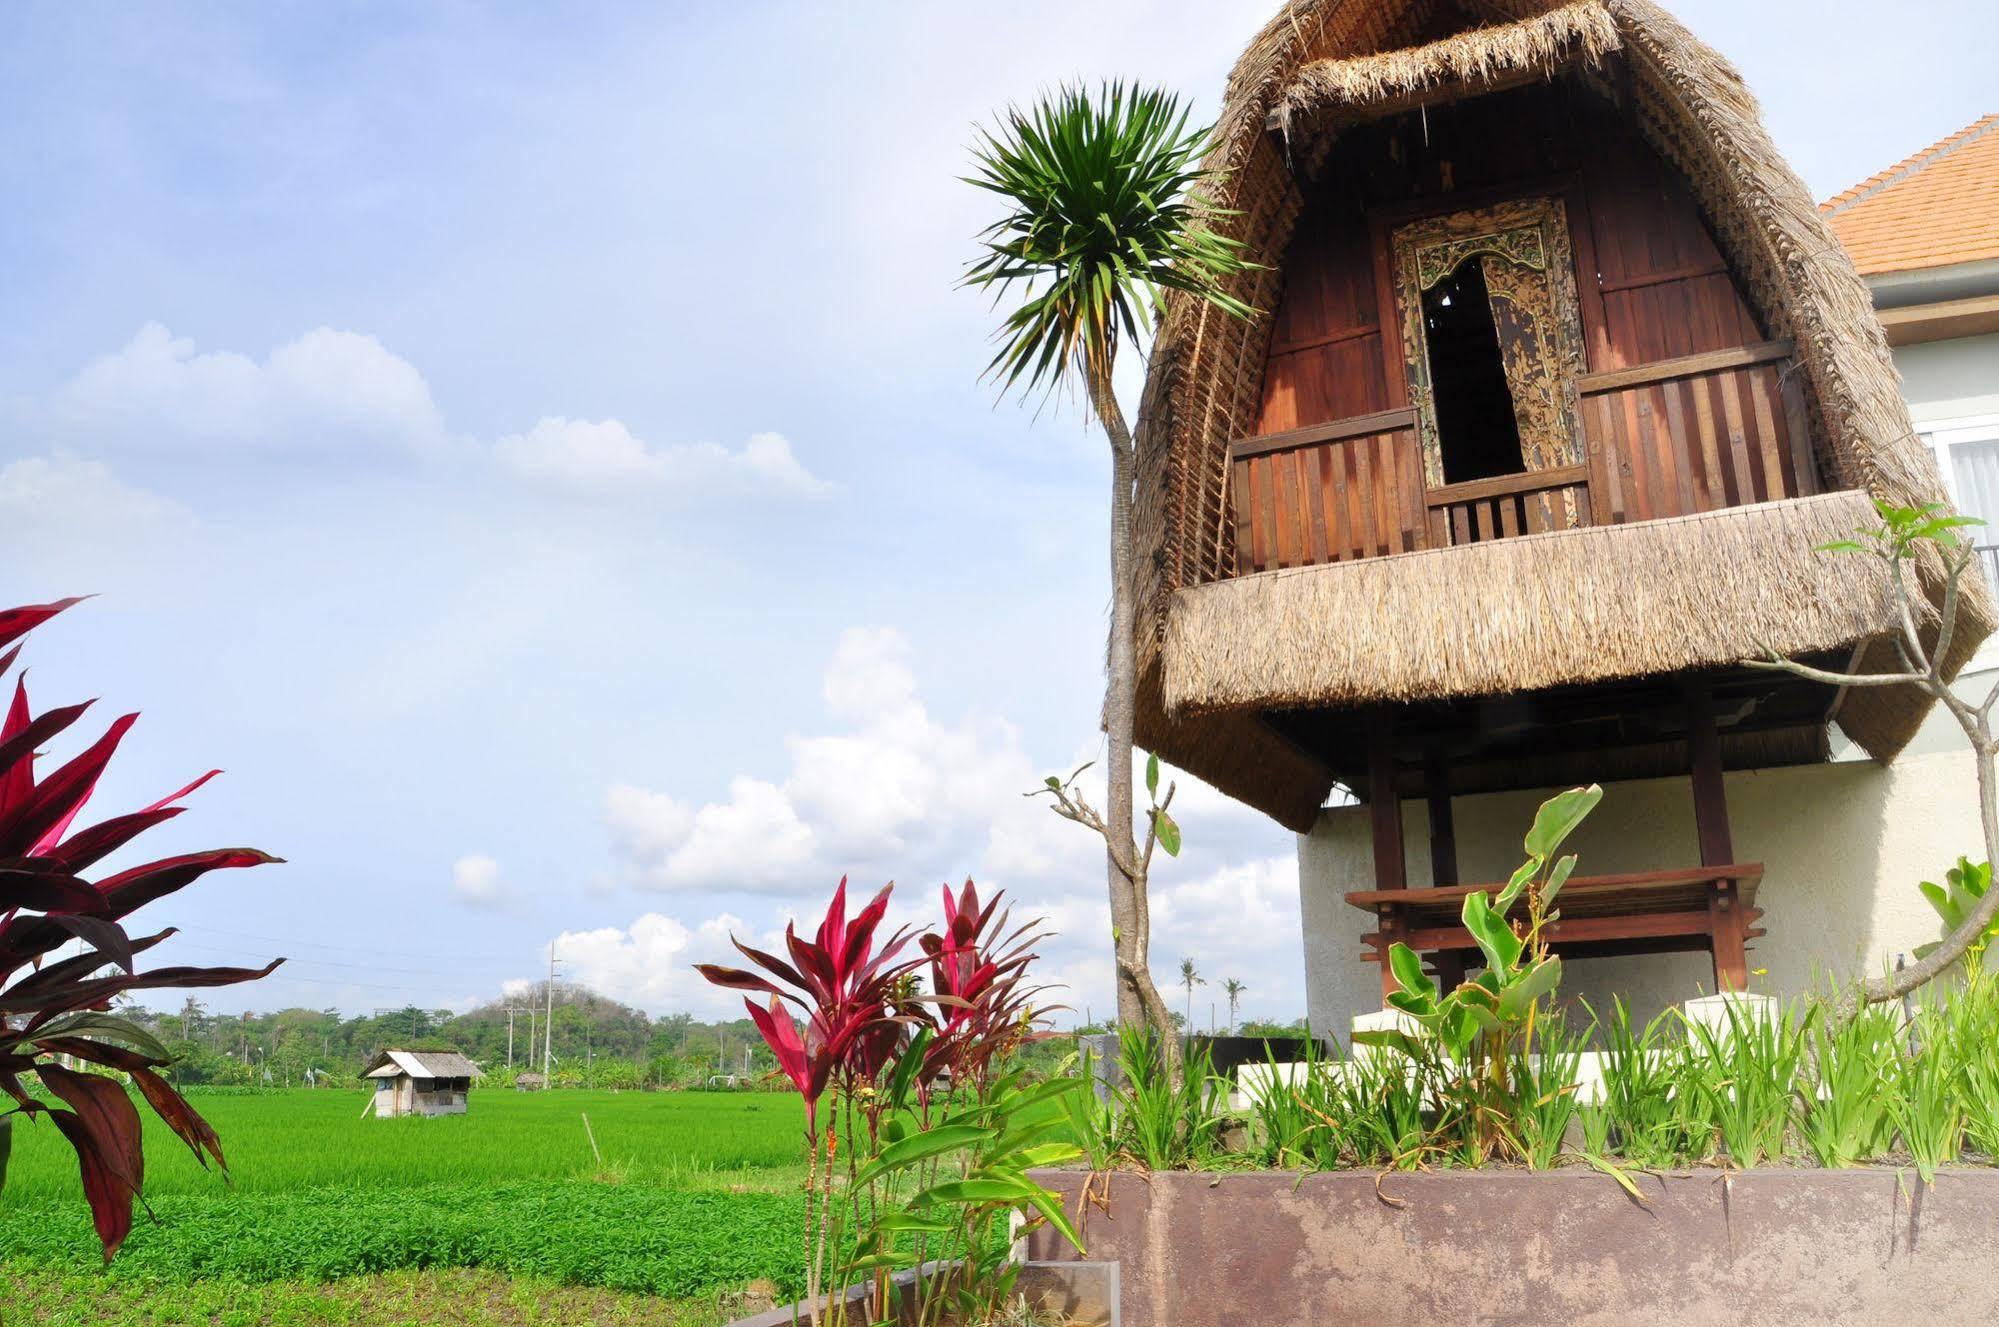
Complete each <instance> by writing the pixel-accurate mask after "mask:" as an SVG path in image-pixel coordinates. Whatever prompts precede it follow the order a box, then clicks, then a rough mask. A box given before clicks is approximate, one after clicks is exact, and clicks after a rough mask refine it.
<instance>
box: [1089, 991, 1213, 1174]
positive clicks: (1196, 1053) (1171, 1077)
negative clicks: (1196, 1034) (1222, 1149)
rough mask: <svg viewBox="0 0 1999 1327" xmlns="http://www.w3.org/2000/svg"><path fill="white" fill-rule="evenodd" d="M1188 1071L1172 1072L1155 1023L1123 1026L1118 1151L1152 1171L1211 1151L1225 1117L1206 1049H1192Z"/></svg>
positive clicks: (1117, 1102) (1191, 1161)
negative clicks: (1217, 1100)
mask: <svg viewBox="0 0 1999 1327" xmlns="http://www.w3.org/2000/svg"><path fill="white" fill-rule="evenodd" d="M1182 1070H1183V1071H1182V1072H1181V1073H1180V1074H1178V1075H1175V1074H1174V1073H1173V1072H1172V1071H1171V1069H1170V1068H1169V1065H1168V1061H1167V1056H1166V1049H1165V1046H1164V1045H1163V1044H1162V1042H1161V1040H1160V1039H1159V1038H1158V1037H1157V1036H1155V1035H1154V1034H1153V1032H1152V1030H1151V1029H1150V1028H1146V1027H1133V1026H1129V1025H1120V1026H1119V1028H1118V1072H1119V1074H1120V1076H1121V1077H1122V1078H1123V1080H1124V1081H1123V1082H1122V1083H1120V1084H1119V1085H1118V1087H1117V1089H1116V1091H1115V1093H1114V1098H1115V1104H1114V1110H1113V1113H1114V1116H1115V1119H1116V1128H1115V1132H1114V1134H1113V1138H1114V1140H1115V1143H1114V1147H1113V1151H1114V1152H1116V1153H1118V1154H1121V1155H1123V1156H1127V1157H1130V1158H1132V1159H1133V1160H1135V1161H1137V1162H1138V1164H1140V1165H1141V1166H1143V1167H1144V1168H1145V1169H1147V1170H1184V1169H1187V1168H1188V1167H1190V1166H1192V1165H1193V1164H1194V1162H1195V1161H1196V1160H1198V1159H1199V1158H1200V1157H1202V1156H1204V1155H1205V1154H1206V1153H1207V1152H1208V1151H1209V1149H1210V1147H1211V1146H1212V1143H1213V1141H1214V1137H1215V1133H1216V1131H1217V1130H1218V1129H1219V1128H1220V1127H1221V1123H1222V1117H1221V1114H1220V1113H1219V1112H1218V1111H1216V1110H1215V1109H1214V1101H1215V1097H1216V1091H1217V1088H1216V1085H1217V1080H1216V1079H1215V1076H1214V1070H1213V1067H1212V1063H1211V1061H1210V1059H1209V1056H1208V1052H1207V1051H1206V1049H1205V1048H1199V1047H1197V1048H1195V1049H1193V1050H1190V1051H1189V1052H1188V1053H1187V1057H1186V1060H1185V1062H1184V1064H1183V1066H1182Z"/></svg>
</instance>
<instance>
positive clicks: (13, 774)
mask: <svg viewBox="0 0 1999 1327" xmlns="http://www.w3.org/2000/svg"><path fill="white" fill-rule="evenodd" d="M31 722H33V719H32V718H31V717H30V716H29V714H28V679H27V678H25V677H17V678H15V679H14V699H13V700H12V701H10V702H9V703H8V705H7V717H6V719H5V720H0V741H6V742H11V741H13V740H14V739H15V738H17V737H19V736H20V735H21V734H22V733H24V732H26V731H27V730H28V725H29V724H30V723H31ZM32 754H33V753H32V751H31V752H30V755H31V756H32ZM34 790H35V762H34V761H33V760H32V759H28V760H10V761H8V762H7V763H6V764H4V765H0V815H4V814H5V813H6V812H7V811H8V810H10V809H12V808H13V807H16V806H19V805H20V804H21V802H22V801H23V800H24V799H25V798H26V797H27V796H28V794H29V793H31V792H33V791H34Z"/></svg>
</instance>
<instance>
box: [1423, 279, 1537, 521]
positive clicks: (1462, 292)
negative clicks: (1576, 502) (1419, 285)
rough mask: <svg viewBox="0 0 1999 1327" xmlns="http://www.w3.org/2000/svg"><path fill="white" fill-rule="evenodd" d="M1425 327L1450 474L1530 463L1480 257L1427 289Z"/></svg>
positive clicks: (1464, 476) (1450, 478)
mask: <svg viewBox="0 0 1999 1327" xmlns="http://www.w3.org/2000/svg"><path fill="white" fill-rule="evenodd" d="M1423 335H1424V338H1425V340H1426V341H1427V342H1428V344H1429V349H1430V390H1431V395H1432V399H1433V401H1434V402H1435V405H1436V411H1437V439H1438V444H1439V447H1440V449H1441V450H1442V452H1443V459H1444V482H1445V483H1447V484H1462V483H1464V482H1465V481H1467V480H1471V479H1490V478H1492V477H1493V476H1494V475H1517V474H1519V473H1520V472H1521V471H1523V470H1525V469H1526V468H1527V467H1526V465H1525V464H1524V463H1523V462H1522V461H1521V459H1520V427H1519V425H1518V424H1517V423H1515V422H1514V418H1513V393H1512V392H1511V391H1510V390H1508V388H1507V386H1506V368H1505V365H1504V364H1502V363H1501V361H1500V358H1499V334H1498V333H1497V332H1496V331H1494V330H1493V325H1492V305H1491V304H1490V303H1489V302H1488V300H1487V297H1486V290H1485V270H1484V267H1483V265H1482V264H1481V263H1480V261H1479V260H1478V258H1476V257H1473V258H1470V259H1467V260H1466V261H1465V262H1464V264H1463V265H1462V266H1460V267H1459V268H1458V270H1457V271H1455V272H1453V273H1451V274H1450V275H1449V276H1447V277H1445V278H1444V279H1443V280H1442V281H1439V282H1438V283H1437V284H1436V285H1435V286H1433V287H1431V288H1430V290H1429V291H1428V292H1426V293H1425V294H1424V296H1423Z"/></svg>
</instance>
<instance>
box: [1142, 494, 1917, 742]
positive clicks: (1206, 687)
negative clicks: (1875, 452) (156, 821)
mask: <svg viewBox="0 0 1999 1327" xmlns="http://www.w3.org/2000/svg"><path fill="white" fill-rule="evenodd" d="M1872 515H1873V511H1872V508H1871V507H1870V505H1869V504H1868V501H1867V499H1866V497H1865V496H1864V495H1862V494H1858V493H1830V494H1825V495H1822V496H1820V497H1815V498H1805V499H1800V500H1798V501H1795V502H1782V503H1764V504H1761V505H1758V506H1751V507H1731V508H1726V509H1723V510H1720V511H1714V512H1706V513H1703V514H1701V515H1698V516H1683V517H1677V518H1674V519H1671V520H1661V521H1642V522H1639V523H1636V524H1632V525H1609V526H1595V527H1590V528H1585V529H1579V530H1564V531H1561V532H1559V533H1554V534H1545V535H1530V536H1525V537H1521V538H1514V539H1498V540H1492V541H1489V542H1486V543H1477V544H1463V545H1458V546H1456V547H1453V548H1440V549H1432V550H1429V551H1426V552H1420V553H1406V554H1402V555H1400V556H1396V557H1384V558H1365V559H1362V560H1360V561H1357V562H1341V563H1334V564H1331V565H1328V566H1320V567H1304V568H1298V569H1295V570H1290V571H1278V572H1269V573H1265V574H1263V575H1258V576H1245V577H1242V578H1240V579H1236V580H1228V581H1217V582H1215V583H1213V584H1210V585H1200V586H1194V587H1190V588H1188V589H1184V590H1181V591H1180V592H1179V593H1178V594H1176V595H1175V596H1174V601H1173V610H1172V612H1171V614H1170V615H1169V616H1168V619H1167V627H1166V648H1165V668H1164V677H1165V684H1166V690H1165V695H1164V696H1163V700H1164V701H1165V704H1166V710H1167V714H1168V715H1169V716H1174V717H1177V716H1179V715H1180V714H1183V713H1198V712H1212V711H1216V710H1233V709H1252V708H1253V709H1282V708H1292V707H1298V706H1307V705H1335V706H1337V705H1351V704H1354V703H1356V702H1363V701H1378V700H1391V701H1412V700H1427V699H1436V698H1442V697H1447V696H1475V695H1486V694H1493V693H1499V692H1508V691H1532V690H1538V689H1540V688H1543V687H1553V686H1563V685H1569V684H1573V683H1580V682H1594V681H1601V680H1604V679H1607V678H1614V677H1630V676H1634V675H1642V674H1646V673H1654V672H1672V671H1676V670H1679V669H1687V668H1702V667H1711V666H1716V665H1723V664H1730V663H1734V662H1736V661H1738V660H1740V659H1741V658H1742V656H1743V653H1744V648H1743V647H1744V643H1745V642H1754V641H1757V640H1759V639H1761V640H1764V641H1765V642H1766V643H1767V644H1768V645H1770V646H1771V647H1772V648H1774V649H1777V650H1780V651H1783V652H1785V653H1798V652H1809V651H1815V650H1823V649H1829V648H1834V647H1838V646H1845V645H1851V644H1852V643H1853V642H1855V641H1858V640H1861V639H1864V638H1866V637H1869V636H1873V635H1876V634H1878V633H1879V632H1881V631H1884V630H1886V629H1887V628H1888V626H1889V625H1890V624H1891V623H1892V622H1893V620H1894V619H1893V614H1892V609H1891V605H1890V603H1889V597H1888V593H1887V590H1888V582H1887V575H1886V572H1885V570H1884V569H1883V567H1882V564H1881V563H1880V561H1879V560H1878V559H1875V558H1871V557H1866V556H1860V555H1853V554H1844V555H1841V554H1831V553H1820V552H1815V551H1814V546H1815V545H1818V544H1823V543H1825V542H1827V541H1829V540H1833V539H1838V538H1841V537H1844V536H1846V535H1848V534H1850V533H1851V532H1852V531H1853V529H1854V528H1855V527H1856V526H1859V525H1862V524H1865V523H1867V522H1868V520H1869V519H1870V518H1871V517H1872Z"/></svg>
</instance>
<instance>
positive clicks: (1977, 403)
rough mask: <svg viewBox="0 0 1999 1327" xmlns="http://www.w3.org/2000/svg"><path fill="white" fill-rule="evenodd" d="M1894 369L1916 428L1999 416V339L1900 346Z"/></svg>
mask: <svg viewBox="0 0 1999 1327" xmlns="http://www.w3.org/2000/svg"><path fill="white" fill-rule="evenodd" d="M1895 367H1896V368H1897V369H1899V370H1900V371H1901V374H1902V395H1903V397H1904V398H1906V399H1907V400H1908V402H1909V414H1910V416H1911V417H1912V418H1913V419H1914V420H1915V422H1916V424H1917V425H1918V426H1921V425H1924V424H1934V423H1937V422H1940V421H1944V420H1952V419H1961V418H1964V417H1965V416H1976V415H1999V333H1996V334H1993V335H1988V336H1963V337H1957V338H1955V339H1953V340H1949V341H1930V342H1925V343H1923V344H1920V345H1912V346H1901V347H1898V348H1897V349H1896V351H1895Z"/></svg>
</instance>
